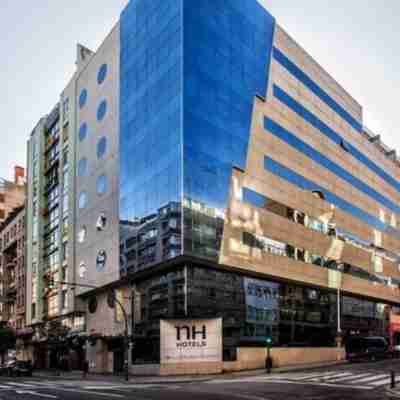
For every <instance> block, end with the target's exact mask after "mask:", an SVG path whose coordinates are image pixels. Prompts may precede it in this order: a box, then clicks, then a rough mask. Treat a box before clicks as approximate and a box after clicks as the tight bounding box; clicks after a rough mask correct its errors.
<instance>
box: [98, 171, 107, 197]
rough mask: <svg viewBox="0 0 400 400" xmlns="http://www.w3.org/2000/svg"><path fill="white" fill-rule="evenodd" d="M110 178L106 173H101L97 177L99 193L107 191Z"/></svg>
mask: <svg viewBox="0 0 400 400" xmlns="http://www.w3.org/2000/svg"><path fill="white" fill-rule="evenodd" d="M107 186H108V180H107V176H106V175H100V176H99V177H98V178H97V193H98V194H103V193H105V192H107Z"/></svg>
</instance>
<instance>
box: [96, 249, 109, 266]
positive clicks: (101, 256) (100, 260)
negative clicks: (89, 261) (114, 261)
mask: <svg viewBox="0 0 400 400" xmlns="http://www.w3.org/2000/svg"><path fill="white" fill-rule="evenodd" d="M106 261H107V253H106V251H105V250H100V251H99V252H98V253H97V257H96V269H97V271H102V270H103V269H104V267H105V266H106Z"/></svg>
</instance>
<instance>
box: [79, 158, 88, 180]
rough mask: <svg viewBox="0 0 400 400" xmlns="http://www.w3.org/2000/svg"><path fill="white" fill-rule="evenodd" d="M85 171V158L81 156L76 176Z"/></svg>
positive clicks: (83, 174) (83, 173)
mask: <svg viewBox="0 0 400 400" xmlns="http://www.w3.org/2000/svg"><path fill="white" fill-rule="evenodd" d="M86 173H87V159H86V158H81V159H80V160H79V162H78V176H85V175H86Z"/></svg>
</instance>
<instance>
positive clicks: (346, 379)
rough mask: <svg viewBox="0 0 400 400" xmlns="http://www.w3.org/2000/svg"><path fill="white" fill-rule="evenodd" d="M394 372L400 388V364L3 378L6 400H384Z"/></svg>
mask: <svg viewBox="0 0 400 400" xmlns="http://www.w3.org/2000/svg"><path fill="white" fill-rule="evenodd" d="M391 369H393V370H395V371H396V372H397V374H398V378H397V380H398V381H399V386H400V360H394V361H393V360H385V361H380V362H374V363H356V364H348V365H342V366H336V367H330V368H320V369H315V370H312V371H310V370H309V371H306V372H290V373H281V374H277V373H275V374H272V375H266V374H249V375H246V376H243V375H242V376H237V375H235V376H232V375H229V376H227V375H221V376H220V377H218V378H213V379H209V380H207V381H203V382H195V383H165V384H159V383H153V384H140V383H138V379H139V378H137V379H135V378H132V379H131V381H130V382H129V383H125V382H124V381H123V380H121V381H118V380H115V379H113V380H107V378H104V380H99V379H98V378H97V379H95V380H90V378H89V379H87V380H77V379H75V380H74V379H65V378H62V377H61V378H50V377H43V376H42V377H35V376H34V377H32V378H26V377H24V378H8V377H0V400H28V399H29V400H46V399H48V400H57V399H60V400H78V399H87V400H95V399H96V400H99V399H100V400H101V399H104V400H107V399H111V400H114V399H115V400H118V399H120V400H124V399H132V400H161V399H163V400H168V399H171V400H187V399H190V400H282V399H284V400H322V399H327V400H347V399H351V400H358V399H360V400H361V399H362V400H378V399H384V398H385V397H384V394H383V387H384V386H385V385H387V384H388V383H389V382H390V370H391ZM160 379H161V378H160ZM135 382H136V383H135Z"/></svg>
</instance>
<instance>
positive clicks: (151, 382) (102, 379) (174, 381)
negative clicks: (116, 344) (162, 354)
mask: <svg viewBox="0 0 400 400" xmlns="http://www.w3.org/2000/svg"><path fill="white" fill-rule="evenodd" d="M33 378H39V379H58V380H64V381H74V380H80V381H81V382H85V381H87V382H88V383H92V382H96V381H97V382H100V383H107V384H111V385H132V384H137V385H168V384H174V385H176V384H183V383H197V382H207V381H210V380H212V379H214V378H215V375H212V376H207V377H202V378H188V379H184V378H181V379H179V378H176V379H166V380H162V379H161V380H160V379H159V377H157V378H158V379H154V380H151V378H149V380H146V379H143V377H142V378H137V377H135V376H129V381H125V379H124V378H123V377H121V378H120V379H118V377H113V379H107V376H106V375H105V376H104V375H101V374H99V375H92V376H91V375H88V376H87V378H86V379H82V376H81V375H78V376H63V375H52V374H35V373H34V374H33Z"/></svg>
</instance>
